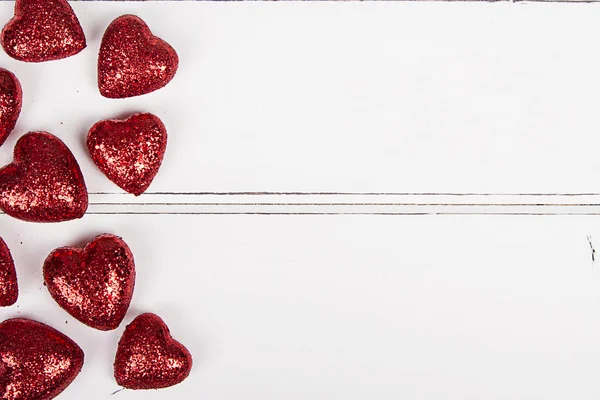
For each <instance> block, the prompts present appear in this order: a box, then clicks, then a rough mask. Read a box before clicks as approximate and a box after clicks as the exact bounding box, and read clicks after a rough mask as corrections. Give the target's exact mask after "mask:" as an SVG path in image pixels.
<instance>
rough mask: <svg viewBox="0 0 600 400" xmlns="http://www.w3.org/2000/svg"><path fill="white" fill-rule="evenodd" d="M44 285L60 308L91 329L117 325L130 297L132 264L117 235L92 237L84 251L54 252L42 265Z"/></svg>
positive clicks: (61, 249) (66, 248)
mask: <svg viewBox="0 0 600 400" xmlns="http://www.w3.org/2000/svg"><path fill="white" fill-rule="evenodd" d="M44 283H45V285H46V286H47V288H48V291H49V292H50V295H51V296H52V298H54V300H56V302H57V303H58V305H59V306H61V307H62V308H63V309H64V310H65V311H67V312H68V313H69V314H71V315H72V316H73V317H74V318H76V319H78V320H79V321H81V322H83V323H84V324H86V325H88V326H91V327H92V328H96V329H100V330H103V331H108V330H112V329H115V328H117V327H118V326H119V324H120V323H121V321H123V318H125V314H126V313H127V309H128V308H129V303H130V302H131V297H132V296H133V288H134V285H135V265H134V262H133V254H131V251H130V250H129V247H128V246H127V244H126V243H125V242H124V241H123V240H121V238H118V237H117V236H114V235H110V234H105V235H100V236H97V237H96V238H94V239H93V240H92V241H91V242H90V243H89V244H88V245H86V246H85V248H83V249H80V248H77V247H63V248H60V249H56V250H54V251H53V252H52V253H50V255H49V256H48V258H46V262H45V263H44Z"/></svg>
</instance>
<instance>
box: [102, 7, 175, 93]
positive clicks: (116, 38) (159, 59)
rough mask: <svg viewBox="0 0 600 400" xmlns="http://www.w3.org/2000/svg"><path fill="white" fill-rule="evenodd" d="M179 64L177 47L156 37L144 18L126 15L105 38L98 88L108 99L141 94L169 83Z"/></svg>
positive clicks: (115, 21)
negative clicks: (174, 47)
mask: <svg viewBox="0 0 600 400" xmlns="http://www.w3.org/2000/svg"><path fill="white" fill-rule="evenodd" d="M178 65H179V58H178V56H177V53H176V52H175V50H174V49H173V48H172V47H171V46H170V45H169V44H168V43H167V42H165V41H164V40H162V39H159V38H157V37H156V36H154V35H153V34H152V32H151V31H150V28H148V25H146V23H145V22H144V21H143V20H142V19H141V18H139V17H137V16H135V15H123V16H121V17H119V18H117V19H115V20H114V21H113V22H112V23H111V24H110V25H109V26H108V28H106V32H104V36H103V37H102V43H101V44H100V52H99V53H98V88H99V89H100V94H102V96H104V97H108V98H125V97H133V96H140V95H142V94H146V93H150V92H153V91H155V90H158V89H160V88H162V87H163V86H165V85H166V84H167V83H169V81H171V79H173V77H174V76H175V72H176V71H177V67H178Z"/></svg>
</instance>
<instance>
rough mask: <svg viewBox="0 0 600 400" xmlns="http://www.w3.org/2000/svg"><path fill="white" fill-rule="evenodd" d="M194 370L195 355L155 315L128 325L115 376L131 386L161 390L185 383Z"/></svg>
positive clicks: (118, 356)
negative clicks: (193, 358) (193, 356)
mask: <svg viewBox="0 0 600 400" xmlns="http://www.w3.org/2000/svg"><path fill="white" fill-rule="evenodd" d="M191 369H192V355H191V354H190V352H189V351H188V350H187V349H186V348H185V347H184V346H183V345H182V344H181V343H179V342H177V341H176V340H175V339H173V338H172V337H171V334H170V333H169V328H168V327H167V325H165V323H164V322H163V320H162V319H160V318H159V317H158V316H157V315H154V314H142V315H140V316H138V317H137V318H136V319H134V320H133V322H132V323H131V324H129V325H127V328H125V332H124V333H123V336H122V337H121V340H120V341H119V346H118V347H117V356H116V357H115V379H116V380H117V383H118V384H119V385H121V386H123V387H125V388H127V389H160V388H165V387H169V386H173V385H176V384H178V383H180V382H182V381H183V380H184V379H185V378H187V376H188V375H189V374H190V371H191Z"/></svg>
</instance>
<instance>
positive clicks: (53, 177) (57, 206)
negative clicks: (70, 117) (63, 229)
mask: <svg viewBox="0 0 600 400" xmlns="http://www.w3.org/2000/svg"><path fill="white" fill-rule="evenodd" d="M87 206H88V194H87V189H86V186H85V182H84V180H83V175H82V173H81V170H80V169H79V165H78V164H77V160H75V157H73V154H72V153H71V151H70V150H69V149H68V147H67V146H66V145H65V144H64V143H63V142H62V141H61V140H60V139H58V138H57V137H56V136H53V135H51V134H49V133H47V132H30V133H28V134H26V135H23V136H22V137H21V138H20V139H19V140H18V141H17V144H16V146H15V151H14V161H13V163H12V164H9V165H7V166H5V167H4V168H2V169H0V209H1V210H2V211H4V212H5V213H7V214H8V215H11V216H13V217H15V218H18V219H22V220H24V221H32V222H59V221H67V220H71V219H75V218H81V217H82V216H83V215H84V214H85V211H86V210H87Z"/></svg>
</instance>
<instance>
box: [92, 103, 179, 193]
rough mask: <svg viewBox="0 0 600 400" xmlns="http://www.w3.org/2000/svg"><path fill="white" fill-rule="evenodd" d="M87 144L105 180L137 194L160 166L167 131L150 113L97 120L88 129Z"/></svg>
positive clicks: (142, 190)
mask: <svg viewBox="0 0 600 400" xmlns="http://www.w3.org/2000/svg"><path fill="white" fill-rule="evenodd" d="M87 147H88V150H89V152H90V155H91V156H92V160H94V163H95V164H96V165H97V166H98V168H99V169H100V171H102V172H103V173H104V175H106V176H107V177H108V179H110V180H111V181H113V182H114V183H116V184H117V186H119V187H120V188H121V189H123V190H125V191H126V192H129V193H133V194H134V195H136V196H139V195H140V194H142V193H144V191H146V189H148V186H150V183H152V180H153V179H154V177H155V176H156V174H157V172H158V169H159V168H160V164H161V163H162V160H163V156H164V154H165V150H166V148H167V130H166V129H165V126H164V125H163V123H162V121H161V120H160V119H159V118H158V117H157V116H155V115H153V114H135V115H132V116H131V117H129V118H127V119H126V120H107V121H100V122H97V123H96V124H95V125H94V126H93V127H92V129H90V132H89V134H88V138H87Z"/></svg>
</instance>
